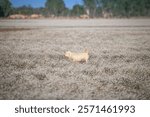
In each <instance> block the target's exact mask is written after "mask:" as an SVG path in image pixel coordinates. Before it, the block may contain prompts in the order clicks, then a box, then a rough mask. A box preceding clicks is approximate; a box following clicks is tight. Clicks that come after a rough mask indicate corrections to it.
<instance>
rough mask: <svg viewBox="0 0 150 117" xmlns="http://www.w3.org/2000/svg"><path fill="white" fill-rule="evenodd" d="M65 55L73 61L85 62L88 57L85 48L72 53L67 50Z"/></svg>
mask: <svg viewBox="0 0 150 117" xmlns="http://www.w3.org/2000/svg"><path fill="white" fill-rule="evenodd" d="M65 57H67V58H68V59H70V60H72V61H73V62H86V63H87V61H88V59H89V52H88V50H87V49H86V50H85V51H84V52H82V53H74V52H70V51H67V52H66V53H65Z"/></svg>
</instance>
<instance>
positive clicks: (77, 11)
mask: <svg viewBox="0 0 150 117" xmlns="http://www.w3.org/2000/svg"><path fill="white" fill-rule="evenodd" d="M71 14H72V15H73V16H80V15H82V14H85V10H84V7H83V6H82V5H79V4H76V5H74V6H73V9H72V11H71Z"/></svg>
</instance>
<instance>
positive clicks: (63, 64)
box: [0, 19, 150, 100]
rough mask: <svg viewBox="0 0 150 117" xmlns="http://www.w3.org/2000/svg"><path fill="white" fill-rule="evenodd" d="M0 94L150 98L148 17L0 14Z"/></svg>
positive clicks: (3, 96) (7, 96)
mask: <svg viewBox="0 0 150 117" xmlns="http://www.w3.org/2000/svg"><path fill="white" fill-rule="evenodd" d="M84 49H88V50H89V55H90V58H89V61H88V62H87V63H77V62H72V61H70V60H67V59H66V58H65V57H64V53H65V52H66V51H67V50H70V51H73V52H82V51H84ZM0 99H50V100H53V99H62V100H66V99H71V100H72V99H73V100H74V99H88V100H89V99H119V100H120V99H123V100H124V99H131V100H132V99H150V19H89V20H88V19H85V20H83V19H82V20H80V19H76V20H73V19H66V20H65V19H62V20H61V19H39V20H4V19H3V20H2V19H1V20H0Z"/></svg>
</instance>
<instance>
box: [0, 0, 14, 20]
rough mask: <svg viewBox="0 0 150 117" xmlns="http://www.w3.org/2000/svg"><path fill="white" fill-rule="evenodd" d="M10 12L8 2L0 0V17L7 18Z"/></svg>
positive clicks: (7, 0)
mask: <svg viewBox="0 0 150 117" xmlns="http://www.w3.org/2000/svg"><path fill="white" fill-rule="evenodd" d="M10 11H11V3H10V1H9V0H0V17H7V16H8V15H9V13H10Z"/></svg>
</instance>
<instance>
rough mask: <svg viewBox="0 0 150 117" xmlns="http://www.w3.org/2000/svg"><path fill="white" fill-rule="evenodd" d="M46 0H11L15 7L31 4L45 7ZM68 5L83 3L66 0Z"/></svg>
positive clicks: (75, 0) (70, 6) (78, 0)
mask: <svg viewBox="0 0 150 117" xmlns="http://www.w3.org/2000/svg"><path fill="white" fill-rule="evenodd" d="M45 2H46V0H11V3H12V5H13V6H14V7H19V6H23V5H31V6H32V7H44V5H45ZM64 2H65V5H66V7H68V8H72V7H73V5H75V4H82V0H64Z"/></svg>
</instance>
